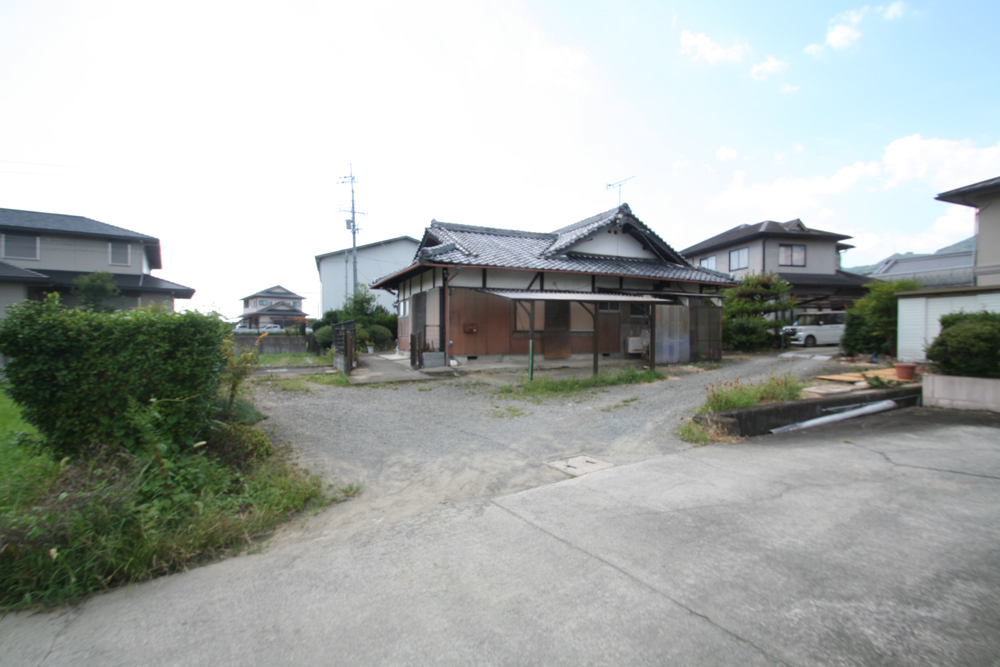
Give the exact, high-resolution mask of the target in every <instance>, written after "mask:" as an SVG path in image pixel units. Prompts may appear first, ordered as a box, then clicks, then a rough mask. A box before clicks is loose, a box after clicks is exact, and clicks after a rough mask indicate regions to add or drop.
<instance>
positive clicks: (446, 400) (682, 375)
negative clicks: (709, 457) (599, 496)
mask: <svg viewBox="0 0 1000 667" xmlns="http://www.w3.org/2000/svg"><path fill="white" fill-rule="evenodd" d="M823 363H824V362H822V361H816V360H812V359H804V358H791V359H789V358H779V357H759V358H754V359H751V360H748V361H734V362H727V363H726V364H725V365H724V366H723V367H721V368H718V369H715V370H709V371H700V370H695V369H693V368H691V367H681V368H671V367H666V369H661V370H664V372H665V373H669V374H670V379H669V380H664V381H662V382H656V383H651V384H643V385H627V386H618V387H610V388H607V389H604V390H601V391H597V392H593V393H586V394H580V395H576V396H573V397H570V398H558V399H548V400H546V401H544V402H543V403H541V404H536V403H532V402H530V401H525V400H516V399H515V400H511V399H504V398H500V397H498V396H496V394H495V391H496V389H497V388H498V387H499V386H501V385H505V384H510V383H513V382H515V381H516V380H517V375H516V374H514V373H501V374H485V373H480V374H476V375H473V376H468V377H463V378H454V379H448V380H435V381H429V382H424V383H407V384H399V385H390V386H385V387H378V386H352V387H332V386H320V385H313V387H314V390H313V393H304V392H295V391H276V390H273V389H270V388H268V386H267V385H266V384H263V383H262V384H261V385H259V386H258V388H257V390H256V394H255V399H256V403H257V407H258V409H260V410H261V411H262V412H263V413H264V414H266V415H268V416H269V419H268V420H267V421H266V422H264V426H265V429H266V430H268V431H269V432H270V434H271V435H272V436H273V437H277V438H278V439H279V440H280V441H284V442H288V443H290V444H292V445H293V446H294V448H295V450H296V452H297V454H298V457H299V460H300V462H301V463H302V464H303V465H304V466H305V467H307V468H309V469H310V470H311V471H313V472H315V473H317V474H321V475H322V476H323V477H324V478H325V479H326V480H328V481H329V482H331V483H335V484H345V483H350V482H355V483H359V484H360V485H361V487H362V493H361V495H360V496H359V497H358V498H356V499H354V500H352V501H351V502H350V503H348V504H347V505H346V506H342V508H341V509H342V510H344V511H342V512H337V513H332V514H335V515H336V516H338V517H339V519H338V521H344V520H345V519H349V518H351V517H353V518H364V519H365V520H375V521H380V520H381V519H383V518H385V519H396V518H402V517H406V516H410V515H412V514H415V513H418V512H422V511H425V510H428V509H432V508H434V507H440V506H442V505H450V504H458V503H461V502H463V501H466V500H471V499H474V498H477V497H482V496H495V495H500V494H507V493H512V492H515V491H520V490H523V489H528V488H532V487H536V486H539V485H542V484H549V483H553V482H557V481H560V480H563V479H566V475H565V474H564V473H562V472H559V471H557V470H555V469H554V468H551V467H549V466H548V465H546V463H548V462H550V461H554V460H558V459H565V458H568V457H571V456H575V455H578V454H587V455H589V456H592V457H596V458H598V459H600V460H602V461H606V462H608V463H612V464H615V465H620V464H625V463H632V462H635V461H641V460H645V459H649V458H652V457H655V456H660V455H663V454H668V453H671V452H675V451H678V450H682V449H687V448H689V447H691V445H690V444H688V443H686V442H683V441H681V440H680V439H678V438H677V436H676V434H675V430H676V428H677V426H678V423H679V421H680V418H681V417H684V416H689V415H690V414H691V413H692V411H693V410H694V408H695V407H697V406H698V405H700V404H701V403H702V402H703V400H704V387H705V385H706V384H708V383H711V382H716V381H718V380H726V379H733V378H737V377H742V378H745V379H749V380H756V379H760V378H761V377H764V376H766V375H767V374H768V373H793V374H795V375H798V376H800V377H807V376H810V375H815V374H816V373H817V372H819V370H820V368H821V367H822V365H823ZM345 513H346V514H347V515H348V516H345Z"/></svg>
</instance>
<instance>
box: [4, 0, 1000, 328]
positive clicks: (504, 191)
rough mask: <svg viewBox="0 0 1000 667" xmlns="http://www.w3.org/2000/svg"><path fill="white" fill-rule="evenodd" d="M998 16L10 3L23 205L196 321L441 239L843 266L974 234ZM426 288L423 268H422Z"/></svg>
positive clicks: (454, 3)
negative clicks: (583, 231)
mask: <svg viewBox="0 0 1000 667" xmlns="http://www.w3.org/2000/svg"><path fill="white" fill-rule="evenodd" d="M998 25H1000V3H997V2H987V1H981V2H973V1H963V0H952V1H949V2H944V1H942V0H926V1H925V0H913V1H912V2H911V1H910V0H902V1H898V0H897V1H894V2H890V3H886V4H860V3H857V2H852V1H850V0H843V1H837V2H825V1H814V2H807V3H806V2H768V1H767V0H761V1H759V2H755V3H746V2H737V1H733V0H730V1H728V2H708V1H704V0H699V1H697V2H676V3H669V2H648V1H637V0H636V1H629V0H616V1H615V2H603V3H602V2H580V1H579V0H572V1H571V0H533V1H532V2H516V1H514V0H508V1H503V2H494V1H490V0H486V1H480V0H426V1H422V2H419V3H416V2H402V1H399V2H393V1H382V2H380V1H377V0H374V1H370V2H340V1H337V0H335V1H325V2H320V1H307V0H285V1H284V2H281V3H275V2H257V1H256V0H239V1H233V2H229V1H224V0H198V1H190V0H175V1H173V2H170V3H146V2H134V1H125V0H54V1H53V2H44V3H40V2H37V1H35V0H3V2H2V3H0V91H2V103H0V207H2V208H14V209H25V210H33V211H45V212H51V213H65V214H71V215H82V216H85V217H88V218H92V219H95V220H99V221H101V222H106V223H108V224H113V225H118V226H120V227H124V228H126V229H130V230H133V231H136V232H141V233H144V234H149V235H151V236H155V237H157V238H159V239H160V240H161V245H162V250H163V269H161V270H158V271H155V272H154V275H158V276H159V277H161V278H164V279H166V280H170V281H173V282H176V283H180V284H182V285H186V286H188V287H193V288H194V289H195V290H196V294H195V297H194V298H193V299H191V300H179V301H177V303H176V306H177V308H178V309H180V310H186V309H197V310H201V311H206V312H207V311H213V310H214V311H217V312H220V313H222V314H223V315H225V316H226V317H235V316H237V315H238V314H239V313H240V312H241V310H242V302H241V299H242V298H243V297H244V296H247V295H250V294H252V293H254V292H256V291H259V290H262V289H264V288H267V287H270V286H272V285H276V284H280V285H282V286H284V287H286V288H288V289H290V290H292V291H294V292H297V293H298V294H301V295H302V296H304V297H306V301H305V303H304V308H305V310H306V311H307V312H310V313H311V314H313V315H317V316H318V315H319V313H318V312H317V311H318V310H319V304H320V284H319V276H318V273H317V270H316V263H315V256H316V255H319V254H323V253H327V252H332V251H335V250H340V249H343V248H346V247H350V245H351V235H350V232H349V231H348V230H347V226H346V224H345V222H344V221H345V219H346V218H349V217H350V213H349V210H350V207H351V194H350V187H349V185H347V184H345V183H344V178H343V177H344V176H346V175H348V174H349V173H350V171H351V170H352V169H353V173H354V176H355V179H356V183H355V196H356V208H357V211H359V215H358V227H359V230H360V231H359V234H358V243H359V244H366V243H373V242H376V241H379V240H382V239H388V238H394V237H397V236H401V235H409V236H412V237H414V238H418V239H419V238H420V237H421V236H422V234H423V230H424V228H425V227H426V226H427V225H429V224H430V222H431V220H432V219H436V220H441V221H447V222H456V223H462V224H470V225H482V226H489V227H501V228H510V229H523V230H531V231H552V230H554V229H557V228H559V227H563V226H565V225H568V224H571V223H573V222H576V221H578V220H582V219H584V218H587V217H589V216H591V215H594V214H596V213H599V212H602V211H605V210H608V209H611V208H614V207H615V206H617V205H618V202H619V188H617V187H610V188H609V187H608V185H609V184H614V183H618V182H620V181H623V180H625V179H628V180H626V181H625V182H624V184H622V185H621V187H620V196H621V200H622V201H623V202H627V203H628V204H629V205H630V207H631V208H632V211H633V213H634V214H635V215H636V216H637V217H638V218H639V219H640V220H642V221H643V222H644V223H646V224H647V225H649V226H650V227H651V228H652V229H653V230H654V231H656V232H657V233H658V234H659V235H660V236H661V237H662V238H663V239H664V240H665V241H666V242H667V243H669V244H670V245H671V246H673V247H674V248H676V249H678V250H682V249H684V248H686V247H688V246H691V245H694V244H695V243H697V242H699V241H702V240H704V239H706V238H708V237H710V236H713V235H715V234H718V233H720V232H722V231H725V230H727V229H730V228H732V227H735V226H737V225H740V224H744V223H750V224H752V223H756V222H760V221H762V220H778V221H785V220H790V219H794V218H800V219H801V220H802V221H803V222H804V223H805V224H806V225H807V226H809V227H814V228H817V229H822V230H825V231H831V232H838V233H843V234H849V235H851V236H852V237H853V240H852V241H850V243H852V244H854V245H855V246H856V248H855V249H853V250H850V251H848V252H847V253H846V254H845V255H844V258H843V265H844V266H845V267H850V266H856V265H862V264H870V263H874V262H876V261H878V260H880V259H882V258H883V257H886V256H888V255H890V254H892V253H893V252H933V251H934V250H937V249H938V248H941V247H944V246H946V245H949V244H951V243H954V242H957V241H960V240H962V239H964V238H967V237H969V236H971V235H972V233H973V224H974V223H973V220H974V217H973V211H972V209H969V208H966V207H961V206H953V205H949V204H945V203H943V202H937V201H935V200H934V196H935V195H936V194H938V193H940V192H944V191H946V190H949V189H952V188H956V187H960V186H963V185H968V184H971V183H975V182H978V181H981V180H985V179H988V178H993V177H996V176H1000V68H998V67H997V66H996V64H997V63H998V62H1000V40H998V39H996V36H995V33H996V29H997V26H998ZM400 268H402V267H400Z"/></svg>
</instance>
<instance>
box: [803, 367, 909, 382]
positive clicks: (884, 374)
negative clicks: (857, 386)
mask: <svg viewBox="0 0 1000 667" xmlns="http://www.w3.org/2000/svg"><path fill="white" fill-rule="evenodd" d="M864 374H865V375H867V376H868V377H873V376H876V377H880V378H882V379H883V380H898V379H899V378H897V377H896V369H895V368H873V369H872V370H870V371H864ZM816 379H817V380H829V381H830V382H864V381H865V378H864V377H863V376H862V375H861V373H839V374H837V375H820V376H819V377H817V378H816Z"/></svg>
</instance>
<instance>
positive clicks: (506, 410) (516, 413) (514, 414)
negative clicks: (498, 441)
mask: <svg viewBox="0 0 1000 667" xmlns="http://www.w3.org/2000/svg"><path fill="white" fill-rule="evenodd" d="M492 413H493V416H494V417H496V418H497V419H516V418H518V417H523V416H524V415H526V414H527V413H526V412H525V411H524V410H522V409H521V408H518V407H515V406H513V405H507V406H504V407H500V406H499V405H494V406H493V409H492Z"/></svg>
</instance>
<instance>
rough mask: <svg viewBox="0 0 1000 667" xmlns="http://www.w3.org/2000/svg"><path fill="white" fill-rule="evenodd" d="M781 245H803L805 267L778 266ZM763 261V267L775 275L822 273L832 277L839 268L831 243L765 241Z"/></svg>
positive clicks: (833, 245)
mask: <svg viewBox="0 0 1000 667" xmlns="http://www.w3.org/2000/svg"><path fill="white" fill-rule="evenodd" d="M783 245H804V246H805V247H806V265H805V266H781V265H779V264H778V260H779V246H783ZM764 259H765V262H764V265H765V266H766V267H767V269H768V270H770V271H774V272H775V273H824V274H830V275H832V274H834V273H836V272H837V269H838V268H840V267H839V266H838V263H839V261H838V254H837V248H836V243H834V242H833V241H810V240H799V239H774V238H772V239H767V245H766V250H765V258H764Z"/></svg>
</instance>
